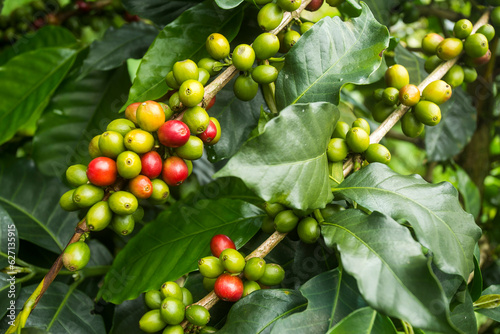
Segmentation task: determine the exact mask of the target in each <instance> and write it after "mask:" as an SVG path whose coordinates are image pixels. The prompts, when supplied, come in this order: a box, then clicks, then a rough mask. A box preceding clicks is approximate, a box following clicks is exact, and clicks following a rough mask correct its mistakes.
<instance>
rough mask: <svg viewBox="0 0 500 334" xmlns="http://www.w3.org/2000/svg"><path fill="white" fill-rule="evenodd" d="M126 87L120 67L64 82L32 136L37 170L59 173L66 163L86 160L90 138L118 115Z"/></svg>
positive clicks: (124, 71) (127, 82)
mask: <svg viewBox="0 0 500 334" xmlns="http://www.w3.org/2000/svg"><path fill="white" fill-rule="evenodd" d="M129 87H130V81H129V80H128V75H127V71H126V69H125V68H124V67H123V68H120V69H118V70H117V71H114V72H100V71H96V72H93V73H91V74H90V75H89V76H87V77H85V78H83V79H82V80H78V81H75V80H74V79H72V80H70V81H68V82H66V83H65V84H64V85H63V86H62V87H61V88H60V89H59V90H58V91H57V92H56V94H55V95H54V97H53V99H52V101H51V102H50V104H49V105H48V107H47V111H46V113H45V114H44V115H43V116H42V118H41V119H40V122H39V124H38V130H37V132H36V134H35V137H34V140H33V158H34V159H35V162H36V164H37V166H38V168H39V169H40V171H42V172H43V173H44V174H46V175H52V176H58V177H61V176H62V175H63V174H64V172H65V170H66V168H68V166H70V165H72V164H75V163H88V162H89V161H90V156H89V154H88V145H89V142H90V140H92V138H93V137H94V136H96V135H99V134H101V133H102V132H104V131H105V130H106V126H107V124H108V123H109V122H110V121H111V120H113V119H115V118H117V117H119V114H118V110H119V109H120V107H121V105H122V103H123V98H124V96H126V94H127V90H128V88H129Z"/></svg>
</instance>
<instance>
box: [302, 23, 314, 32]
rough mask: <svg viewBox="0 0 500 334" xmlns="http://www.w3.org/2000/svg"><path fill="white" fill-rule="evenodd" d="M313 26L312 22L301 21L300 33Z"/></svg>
mask: <svg viewBox="0 0 500 334" xmlns="http://www.w3.org/2000/svg"><path fill="white" fill-rule="evenodd" d="M313 26H314V22H302V24H301V25H300V34H301V35H304V34H305V33H306V31H308V30H309V29H311V28H312V27H313Z"/></svg>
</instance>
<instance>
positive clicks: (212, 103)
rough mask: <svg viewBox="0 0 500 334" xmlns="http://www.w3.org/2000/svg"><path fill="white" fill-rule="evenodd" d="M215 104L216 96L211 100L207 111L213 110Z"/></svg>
mask: <svg viewBox="0 0 500 334" xmlns="http://www.w3.org/2000/svg"><path fill="white" fill-rule="evenodd" d="M214 104H215V96H214V97H212V99H211V100H210V102H208V105H207V107H206V108H205V110H206V111H208V109H210V108H212V107H213V106H214Z"/></svg>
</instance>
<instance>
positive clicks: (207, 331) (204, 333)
mask: <svg viewBox="0 0 500 334" xmlns="http://www.w3.org/2000/svg"><path fill="white" fill-rule="evenodd" d="M247 1H248V0H247ZM252 1H253V0H252ZM257 1H258V0H256V1H255V2H257ZM261 1H262V0H261ZM265 1H269V0H265ZM213 333H217V329H216V328H215V327H212V326H205V327H203V328H202V329H201V330H200V332H199V333H198V334H213Z"/></svg>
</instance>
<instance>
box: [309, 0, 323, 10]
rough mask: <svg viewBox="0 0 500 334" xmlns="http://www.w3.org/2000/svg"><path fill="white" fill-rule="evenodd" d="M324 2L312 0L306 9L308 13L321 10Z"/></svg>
mask: <svg viewBox="0 0 500 334" xmlns="http://www.w3.org/2000/svg"><path fill="white" fill-rule="evenodd" d="M322 5H323V0H312V1H311V2H310V3H309V4H308V5H307V7H306V9H307V10H308V11H311V12H314V11H317V10H318V9H320V8H321V6H322Z"/></svg>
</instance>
